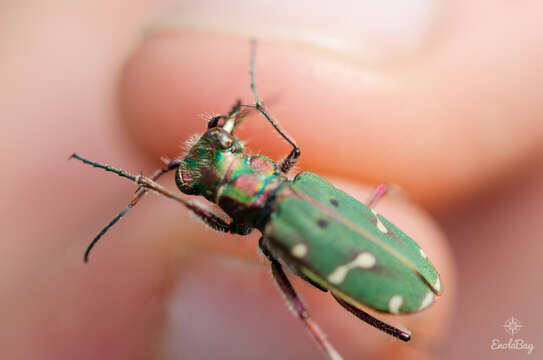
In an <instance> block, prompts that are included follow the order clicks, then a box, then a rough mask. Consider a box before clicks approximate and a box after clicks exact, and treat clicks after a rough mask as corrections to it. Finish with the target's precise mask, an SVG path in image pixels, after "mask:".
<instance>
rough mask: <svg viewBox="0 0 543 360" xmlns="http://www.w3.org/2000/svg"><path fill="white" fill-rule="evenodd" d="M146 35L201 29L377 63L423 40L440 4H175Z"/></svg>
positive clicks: (281, 0)
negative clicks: (294, 44) (280, 41)
mask: <svg viewBox="0 0 543 360" xmlns="http://www.w3.org/2000/svg"><path fill="white" fill-rule="evenodd" d="M177 2H178V5H177V7H176V9H175V11H174V12H173V13H171V12H170V13H169V14H168V15H166V16H164V17H162V18H160V19H159V21H158V22H157V23H155V24H154V26H152V27H151V28H150V29H149V30H150V31H151V32H152V33H154V32H160V31H161V30H171V29H176V28H179V29H182V28H192V29H202V30H212V31H222V32H231V33H237V34H243V35H247V36H255V37H258V38H275V39H283V40H288V41H298V42H303V43H309V44H313V45H315V46H319V47H323V48H327V49H330V50H332V51H335V52H343V53H347V54H350V55H356V56H363V57H365V58H368V59H382V58H386V57H389V56H393V55H397V54H405V53H409V52H411V51H414V50H416V49H417V48H418V47H420V46H421V44H423V43H424V41H425V40H426V39H427V35H428V33H429V29H430V28H431V27H432V26H433V24H434V20H435V19H436V18H437V14H438V11H439V6H440V3H441V2H439V1H433V0H382V1H349V0H338V1H334V2H314V1H308V0H303V1H295V2H292V1H288V0H275V1H273V2H272V1H264V0H260V1H258V0H257V1H255V0H243V1H238V2H235V3H234V4H233V3H231V2H225V1H222V0H203V1H195V0H192V1H179V0H178V1H177Z"/></svg>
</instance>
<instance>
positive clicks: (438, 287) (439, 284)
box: [434, 276, 441, 292]
mask: <svg viewBox="0 0 543 360" xmlns="http://www.w3.org/2000/svg"><path fill="white" fill-rule="evenodd" d="M434 289H436V291H437V292H440V291H441V281H440V280H439V276H438V277H437V279H436V282H435V284H434Z"/></svg>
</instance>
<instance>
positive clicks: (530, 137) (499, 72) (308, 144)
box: [0, 0, 543, 359]
mask: <svg viewBox="0 0 543 360" xmlns="http://www.w3.org/2000/svg"><path fill="white" fill-rule="evenodd" d="M3 6H5V7H7V9H6V10H9V11H2V12H0V24H2V25H1V26H2V28H3V31H1V32H0V34H1V35H0V36H1V37H2V41H0V44H1V45H0V48H1V49H2V54H3V56H2V57H1V58H0V70H1V71H2V77H1V78H2V79H3V81H2V83H1V84H0V99H2V100H0V101H2V104H3V106H2V107H0V108H1V109H2V115H3V116H2V119H4V121H3V122H2V125H1V126H2V128H1V130H2V131H1V132H0V134H1V135H0V136H2V141H1V143H2V145H3V151H2V152H1V154H0V156H1V157H2V163H3V168H4V169H5V175H4V176H3V184H4V186H3V189H4V192H5V194H4V196H3V200H2V207H1V209H2V219H3V227H2V228H3V233H2V241H1V242H0V244H1V245H0V246H1V248H0V254H1V255H0V256H1V257H2V261H1V262H0V286H1V289H2V294H3V295H2V296H1V297H0V304H1V305H2V309H3V310H4V311H3V313H2V324H3V326H1V327H0V349H2V350H1V353H2V355H3V356H2V358H9V359H12V358H13V359H15V358H24V359H30V358H40V359H73V358H78V359H97V358H103V359H124V358H126V359H150V358H157V357H159V356H163V357H164V358H167V359H176V358H216V357H217V356H218V355H217V354H221V355H222V356H223V358H233V359H234V358H235V359H241V358H247V359H252V358H256V357H259V358H263V359H268V358H269V359H272V358H277V357H281V358H317V356H319V349H318V347H317V346H316V345H315V344H314V343H313V342H312V340H311V338H310V336H309V335H308V334H307V333H306V332H305V331H304V329H303V327H302V326H301V325H300V324H299V321H298V320H297V319H295V318H294V317H293V316H292V315H291V314H290V313H289V312H288V311H287V310H286V307H285V305H284V301H283V299H282V298H281V295H280V294H279V292H278V290H277V289H276V288H275V286H274V285H273V282H272V280H271V276H270V274H269V268H268V265H267V263H266V262H265V261H264V260H263V259H262V258H261V257H259V256H257V255H256V243H257V240H258V237H257V236H256V235H255V236H251V237H249V238H241V237H234V236H229V235H221V234H216V233H213V232H210V231H208V230H206V229H205V228H204V226H203V225H202V224H200V223H199V222H197V221H195V220H194V219H191V218H190V217H189V216H188V214H187V211H186V210H184V209H183V208H181V207H180V206H179V205H178V204H175V203H174V202H172V201H169V200H167V199H162V198H158V197H157V196H149V195H147V196H146V197H145V199H142V201H141V202H140V203H139V204H138V206H137V207H136V208H135V209H134V210H132V211H131V212H130V213H129V214H128V215H127V216H126V217H125V218H124V219H123V220H122V221H121V222H120V223H119V224H118V225H117V226H116V227H115V228H114V229H113V230H112V231H111V232H110V233H109V234H108V235H106V237H104V239H103V240H102V242H101V243H99V244H98V245H97V247H96V249H95V250H94V253H92V255H91V258H90V262H89V264H88V265H83V264H82V254H83V251H84V249H85V247H86V245H87V244H88V242H89V241H90V240H91V239H92V237H93V236H94V235H95V234H96V233H97V232H98V231H99V230H100V228H101V227H102V226H104V225H105V224H106V223H107V222H108V221H109V220H110V219H111V218H112V217H113V216H114V215H115V214H116V213H117V212H118V211H120V210H121V209H122V207H123V206H125V205H126V203H127V202H128V201H129V200H130V199H131V196H132V195H133V193H132V192H133V190H134V186H132V185H129V184H127V183H126V182H123V181H121V179H119V178H118V177H116V176H113V175H110V174H105V173H103V172H100V171H99V170H96V169H92V168H90V167H85V166H83V165H81V164H79V163H77V162H75V161H70V162H67V161H65V159H66V158H67V157H68V156H69V155H70V154H71V153H73V152H74V151H77V152H78V153H80V154H81V155H84V156H87V157H89V158H91V159H93V160H97V161H105V162H108V163H111V164H112V165H118V166H120V167H122V168H124V169H126V170H128V171H131V172H134V173H138V172H139V171H140V170H141V169H143V170H144V171H145V173H146V174H152V172H153V171H154V170H155V169H156V168H158V167H160V166H161V163H160V161H158V159H159V158H160V156H170V157H173V156H175V155H176V154H178V153H179V151H180V149H179V145H180V144H182V143H183V141H184V140H186V139H187V138H188V137H189V136H190V135H192V134H193V133H201V132H203V131H204V130H205V122H204V121H203V120H202V119H200V118H199V117H198V114H201V113H215V112H216V113H221V112H222V113H224V112H226V111H228V109H229V108H230V106H231V105H232V103H233V101H234V100H235V99H236V98H237V97H241V98H242V99H243V100H244V101H246V102H248V101H251V95H250V90H249V83H248V74H247V72H248V59H249V57H248V54H249V52H248V50H249V41H248V38H249V37H250V36H251V35H253V33H251V31H250V30H249V29H247V28H245V29H241V31H240V32H238V35H228V34H227V33H225V32H222V31H215V32H213V31H205V29H202V28H200V29H199V30H196V29H192V30H180V29H177V30H175V31H168V32H155V33H153V35H151V36H149V37H147V39H146V41H145V42H143V43H140V42H141V34H142V30H143V29H144V28H145V27H146V26H147V25H148V24H150V23H152V21H153V19H155V18H156V16H157V15H160V14H163V13H165V12H168V10H169V9H170V4H166V2H165V1H162V2H161V1H153V2H151V1H140V2H136V3H134V2H128V1H126V2H125V1H116V2H114V3H113V4H112V3H111V2H106V1H98V2H96V1H94V2H90V1H89V2H86V1H79V2H75V3H73V4H70V5H62V6H61V4H48V5H43V3H42V2H37V1H29V2H25V5H24V6H23V5H22V4H19V3H17V4H12V5H3ZM502 6H503V7H496V6H492V5H491V4H490V2H488V1H483V0H481V1H477V2H475V3H474V4H473V5H472V6H470V7H469V8H468V7H466V6H465V5H462V4H460V3H459V2H456V1H444V2H443V4H442V8H441V10H440V11H441V13H440V14H441V16H440V17H439V18H438V19H437V20H436V23H435V25H434V27H433V28H432V29H431V34H430V37H429V39H428V40H427V41H425V42H424V43H422V44H420V45H418V46H417V47H416V48H414V49H411V50H409V52H408V53H407V55H406V54H405V53H404V54H402V55H401V56H399V55H397V56H396V55H394V54H393V55H391V56H389V57H388V58H387V59H386V60H383V61H381V60H379V61H375V60H373V61H369V60H368V59H365V58H363V56H361V55H360V54H359V53H345V52H341V51H337V49H330V48H322V47H319V46H317V45H315V44H312V43H311V42H309V43H304V44H303V46H301V45H300V42H299V41H294V40H292V39H289V38H288V37H287V38H285V37H282V38H281V39H279V38H278V37H276V36H275V35H273V34H272V35H266V34H265V33H263V34H262V35H261V36H259V38H260V39H261V41H260V47H259V53H258V59H257V69H256V77H257V86H258V88H259V93H260V96H261V97H262V98H263V100H264V101H265V102H266V104H267V106H268V108H269V110H270V111H271V113H272V114H273V115H274V116H275V117H276V118H277V119H278V120H279V121H280V122H281V124H282V125H283V127H284V128H285V129H286V130H287V131H288V132H289V134H291V135H292V136H294V137H295V139H296V140H297V142H298V144H299V145H300V147H301V150H302V156H301V158H300V163H299V167H300V169H305V170H312V171H315V172H319V173H321V174H323V175H324V176H326V177H327V178H329V179H331V180H332V181H334V182H335V183H336V184H338V186H340V187H341V188H342V189H344V190H346V191H347V192H349V193H350V194H352V195H353V196H356V197H357V198H359V199H361V200H366V199H368V198H369V197H370V194H371V191H372V187H373V186H374V185H368V184H377V183H379V182H382V181H387V182H389V183H395V184H399V185H400V186H401V188H402V189H403V190H404V192H405V193H406V194H408V196H409V198H407V197H405V196H402V195H397V194H396V195H395V194H393V193H392V194H389V195H387V196H386V197H385V198H384V199H383V200H381V201H380V202H379V203H378V204H377V205H376V209H377V211H379V212H380V213H382V214H384V215H386V216H387V217H388V218H390V219H391V220H392V221H394V222H395V223H397V224H398V226H399V227H400V228H402V229H404V230H405V231H406V232H407V233H408V234H410V235H412V237H413V238H415V239H417V241H418V242H419V243H420V244H421V246H422V247H423V248H424V250H425V252H426V253H427V254H428V256H429V257H430V258H431V259H432V261H433V262H434V264H435V265H436V268H437V269H438V270H439V271H440V274H441V275H442V282H443V285H444V288H445V291H444V294H443V296H442V297H440V298H439V299H438V301H437V303H436V304H435V305H434V306H433V307H432V308H430V309H428V310H427V311H424V312H422V313H420V314H417V315H414V316H407V317H406V316H401V317H391V316H387V317H382V318H383V319H384V320H386V321H390V322H391V323H393V324H394V325H401V326H404V327H406V328H408V329H410V330H411V331H412V332H413V342H412V343H411V344H409V346H406V344H403V343H400V342H398V341H390V340H389V338H388V337H386V336H384V335H382V334H380V333H378V332H377V331H376V330H374V329H371V328H369V327H368V326H367V325H365V324H363V323H361V322H360V321H359V320H357V319H356V318H354V317H353V316H352V315H351V314H349V313H348V312H347V311H345V310H344V309H342V308H341V307H340V306H339V305H338V304H337V303H336V302H335V301H334V300H333V299H332V298H331V297H330V296H329V295H324V294H322V293H321V292H320V291H318V290H316V289H313V288H311V287H310V286H308V285H306V284H305V283H304V282H303V281H301V280H300V279H297V278H295V277H292V276H291V280H292V281H293V285H294V286H295V287H296V288H297V289H298V290H299V292H300V293H301V295H302V297H303V299H304V300H305V302H306V304H307V306H308V309H309V311H310V313H311V315H312V318H313V319H314V320H315V321H317V322H318V323H319V325H320V327H321V328H322V329H323V330H324V331H325V332H327V333H328V335H329V338H330V340H331V341H332V342H333V343H334V345H335V347H336V348H337V349H338V350H339V351H340V352H341V353H342V354H343V355H344V356H345V358H347V359H349V358H359V357H360V356H361V354H363V355H364V356H367V358H372V357H375V358H394V359H408V358H414V359H421V358H422V359H424V358H431V356H435V354H436V353H439V354H440V355H441V356H440V358H445V359H457V358H470V357H473V356H475V354H478V355H479V356H481V355H482V356H483V357H486V356H491V355H492V356H498V358H499V356H503V358H504V359H505V358H508V357H507V356H508V355H510V354H509V353H505V352H504V353H494V352H491V350H490V349H489V344H490V340H491V339H492V338H495V337H500V336H502V334H503V335H504V337H505V333H504V332H503V328H501V325H502V324H503V323H504V322H505V320H506V319H507V318H508V317H510V316H511V315H514V316H515V317H517V318H519V319H520V321H521V322H522V324H523V326H524V327H523V329H522V331H521V335H522V337H523V338H524V339H525V340H526V341H530V340H531V342H536V338H535V334H536V330H537V329H538V326H539V328H540V324H541V322H542V321H543V314H542V311H541V310H540V304H539V301H538V299H541V296H542V295H543V289H542V288H541V286H540V285H539V284H540V283H541V282H540V280H539V278H538V277H539V273H540V270H541V266H540V262H539V254H541V253H542V251H543V242H541V239H540V237H539V233H540V231H539V230H538V229H539V226H540V214H541V212H542V211H543V205H542V204H543V198H542V195H541V194H543V189H542V187H543V185H542V184H543V174H542V173H541V171H539V170H538V169H539V168H540V166H539V165H538V164H540V160H541V156H542V145H541V144H542V143H543V125H542V122H541V118H542V115H543V114H542V113H543V108H542V107H541V105H540V104H541V101H540V97H539V94H541V93H542V90H543V89H541V87H542V86H543V85H542V84H543V81H542V80H543V79H540V77H541V76H542V74H543V71H541V70H542V69H541V68H540V67H541V64H543V44H542V43H541V42H540V41H539V37H538V34H537V31H536V30H535V29H537V26H536V25H537V24H538V21H539V14H540V13H541V10H543V9H541V8H540V7H541V5H540V4H538V3H536V2H533V3H526V4H521V5H520V4H513V3H511V4H506V5H502ZM505 7H506V8H505ZM37 14H39V16H38V15H37ZM270 16H271V15H270ZM257 35H259V34H257ZM368 76H369V77H368ZM368 79H377V80H378V81H368ZM117 105H120V106H117ZM121 113H122V115H124V116H121V115H120V114H121ZM271 134H272V129H271V127H270V126H269V125H268V124H266V123H265V122H264V120H262V119H259V118H257V117H250V118H249V119H247V120H246V121H245V122H244V124H243V126H242V129H240V131H239V132H238V133H237V135H239V137H240V138H242V139H244V140H250V141H249V142H248V144H247V147H248V148H249V149H251V150H252V151H254V152H261V153H264V154H266V155H269V156H271V157H273V158H275V159H279V158H280V157H281V156H282V155H284V154H285V153H286V152H287V151H288V150H289V148H288V146H287V145H286V144H285V143H284V142H283V141H282V140H281V139H279V137H277V136H275V135H271ZM163 183H164V184H168V185H173V180H171V181H167V180H166V181H164V182H163ZM414 204H418V205H414ZM423 208H425V209H427V210H426V211H425V210H422V209H423ZM453 250H454V251H453ZM453 254H454V257H453ZM455 264H456V266H455ZM455 269H457V270H456V271H455ZM457 285H458V286H457ZM496 299H498V300H499V301H496ZM453 336H454V340H452V337H453ZM536 347H537V343H536ZM536 351H537V350H536ZM225 354H226V355H225Z"/></svg>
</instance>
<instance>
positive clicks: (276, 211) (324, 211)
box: [71, 41, 442, 359]
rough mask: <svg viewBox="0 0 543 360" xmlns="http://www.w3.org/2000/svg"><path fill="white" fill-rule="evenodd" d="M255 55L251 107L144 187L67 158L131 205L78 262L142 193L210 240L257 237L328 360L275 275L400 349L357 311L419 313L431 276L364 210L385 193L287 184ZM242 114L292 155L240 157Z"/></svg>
mask: <svg viewBox="0 0 543 360" xmlns="http://www.w3.org/2000/svg"><path fill="white" fill-rule="evenodd" d="M255 54H256V42H255V41H253V42H252V49H251V61H250V71H249V74H250V86H251V89H252V92H253V95H254V98H255V103H254V104H251V105H244V104H242V103H241V101H239V100H238V101H237V102H236V104H235V105H234V106H233V108H232V109H231V111H230V112H229V113H227V114H226V115H218V116H214V117H211V118H210V119H209V121H208V124H207V130H206V131H205V133H204V134H203V135H201V136H200V137H198V138H197V139H196V140H194V141H193V142H192V143H191V144H190V146H189V150H188V152H187V153H186V154H185V155H184V156H182V157H179V158H178V159H175V160H171V161H169V163H168V164H167V166H166V167H165V168H163V169H161V170H159V171H157V172H156V173H155V174H154V175H153V176H152V177H145V176H143V175H133V174H130V173H128V172H126V171H124V170H120V169H117V168H113V167H111V166H109V165H104V164H101V163H97V162H94V161H90V160H87V159H85V158H83V157H81V156H79V155H77V154H75V153H74V154H73V155H72V156H71V158H75V159H78V160H80V161H82V162H84V163H86V164H89V165H92V166H95V167H98V168H102V169H104V170H106V171H110V172H113V173H115V174H117V175H120V176H122V177H124V178H127V179H129V180H132V181H133V182H135V183H137V184H138V190H137V192H136V195H135V197H134V199H133V200H132V201H131V202H130V203H129V204H128V206H126V207H125V208H124V209H123V210H122V211H121V212H120V213H119V214H118V215H117V216H116V217H115V218H114V219H113V220H112V221H111V222H110V223H109V224H108V225H107V226H106V227H105V228H104V229H103V230H102V231H100V233H99V234H98V235H97V236H96V237H95V238H94V239H93V241H92V242H91V243H90V245H89V246H88V248H87V250H86V251H85V255H84V261H85V262H87V260H88V256H89V253H90V251H91V249H92V248H93V247H94V245H95V244H96V243H97V241H98V240H99V239H100V238H101V237H102V236H103V235H104V234H105V233H106V232H107V230H108V229H109V228H110V227H111V226H113V225H114V224H115V223H116V222H117V221H118V220H119V219H121V218H122V217H123V216H124V215H125V214H126V212H127V211H128V210H130V209H131V208H132V207H134V206H135V205H136V203H137V202H138V201H139V200H140V199H141V198H142V196H143V195H144V194H145V193H146V192H147V191H149V190H151V191H155V192H157V193H159V194H162V195H164V196H166V197H168V198H170V199H172V200H175V201H177V202H179V203H181V204H182V205H184V206H185V207H187V208H188V209H189V210H190V211H192V212H193V213H194V214H195V215H196V216H198V217H199V218H200V219H202V220H203V221H204V222H205V223H206V224H207V225H208V226H210V227H211V228H212V229H214V230H217V231H221V232H229V233H232V234H240V235H247V234H249V233H250V232H251V231H252V230H253V229H256V230H258V231H260V233H261V234H262V236H261V238H260V240H259V247H260V249H261V251H262V253H263V254H264V255H265V256H266V258H267V259H268V260H269V261H270V264H271V270H272V275H273V278H274V280H275V281H276V283H277V285H278V287H279V289H280V291H281V292H282V293H283V294H284V295H285V298H286V299H287V302H288V303H289V305H290V307H291V309H292V310H293V311H294V313H295V315H296V316H297V317H298V318H300V319H301V320H302V321H303V323H304V324H305V326H306V327H307V329H308V330H309V331H310V333H311V334H312V335H313V337H314V338H315V339H316V340H317V342H318V344H319V345H320V346H321V348H322V349H323V350H324V351H325V353H326V354H327V355H328V357H329V358H330V359H341V356H340V355H339V353H338V352H337V351H336V350H335V349H334V348H333V346H332V345H331V343H330V342H329V341H328V340H327V339H326V337H325V336H324V334H323V332H322V331H321V330H320V328H319V327H318V326H317V325H316V324H315V323H314V322H313V321H312V319H311V318H310V317H309V315H308V312H307V309H306V307H305V305H304V304H303V302H302V301H301V300H300V298H299V296H298V294H297V293H296V291H295V289H294V287H293V286H292V284H291V282H290V280H289V279H288V277H287V275H286V273H285V271H284V269H283V266H284V265H286V266H287V267H288V268H289V269H290V270H291V272H292V273H294V274H295V275H298V276H300V277H301V278H302V279H304V280H305V281H307V282H309V283H310V284H311V285H313V286H315V287H317V288H318V289H320V290H322V291H324V292H328V291H329V292H330V293H331V295H332V296H333V297H334V298H335V300H336V301H337V302H338V303H339V304H340V305H341V306H343V307H344V308H345V309H347V310H348V311H350V312H351V313H352V314H354V315H355V316H357V317H358V318H360V319H361V320H363V321H365V322H367V323H368V324H370V325H372V326H374V327H376V328H377V329H379V330H381V331H384V332H385V333H387V334H390V335H392V336H394V337H396V338H399V339H401V340H403V341H409V340H410V338H411V333H410V332H409V331H407V330H402V329H399V328H396V327H393V326H391V325H389V324H387V323H385V322H382V321H380V320H378V319H377V318H375V317H373V316H371V315H370V314H368V313H367V312H365V311H363V310H362V309H361V305H365V306H368V307H370V308H372V309H374V310H377V311H378V312H382V313H391V314H409V313H413V312H417V311H420V310H423V309H425V308H427V307H428V306H430V305H431V304H432V303H433V302H434V299H435V295H440V294H441V293H442V286H441V281H440V277H439V274H438V273H437V271H436V269H435V268H434V266H433V265H432V263H431V262H430V260H429V259H428V257H427V256H426V254H425V253H424V251H423V250H422V248H421V247H420V246H419V245H418V244H417V243H416V242H415V241H414V240H412V239H411V238H410V237H409V236H407V235H406V234H405V233H404V232H402V231H401V230H400V229H398V228H397V227H396V226H395V225H394V224H392V223H391V222H390V221H389V220H387V219H386V218H385V217H383V216H382V215H380V214H378V213H377V212H376V211H375V210H374V209H373V205H374V204H375V203H376V202H377V201H378V200H379V199H380V198H381V197H382V196H383V195H384V194H385V193H386V189H387V188H386V185H379V186H378V187H377V188H376V189H375V191H374V194H373V195H372V197H371V198H370V200H369V201H368V202H366V204H363V203H361V202H360V201H358V200H356V199H355V198H353V197H351V196H350V195H348V194H346V193H345V192H343V191H341V190H339V189H337V188H336V187H334V186H333V185H332V184H331V183H329V182H328V181H327V180H325V179H324V178H322V177H321V176H319V175H317V174H314V173H311V172H301V173H299V174H297V175H296V176H295V177H294V178H293V179H290V178H289V177H288V175H287V174H288V172H289V170H291V169H292V167H293V166H294V165H295V164H296V161H297V160H298V158H299V157H300V153H301V152H300V149H299V147H298V146H297V145H296V142H295V141H294V139H293V138H291V137H290V136H288V135H287V134H286V132H285V131H284V130H283V129H282V128H281V126H280V125H279V123H278V122H277V121H276V120H275V119H274V118H272V117H271V115H270V114H269V112H268V111H267V109H266V108H265V106H264V104H263V102H262V101H261V100H260V99H259V96H258V93H257V91H256V87H255V80H254V64H255V56H256V55H255ZM249 110H256V111H257V112H258V113H260V114H261V115H262V116H263V118H264V119H266V120H267V121H268V122H269V123H270V124H271V125H272V126H273V128H274V129H275V131H277V133H278V134H279V135H281V137H283V138H284V139H285V140H286V141H287V142H288V143H289V144H290V145H291V146H292V150H291V151H290V153H289V154H288V156H286V157H285V158H284V159H282V160H281V161H279V162H275V161H273V160H272V159H270V158H268V157H266V156H264V155H248V154H246V153H245V152H244V146H243V143H242V142H241V141H240V140H239V139H237V138H236V137H235V136H234V135H233V132H234V129H235V128H236V126H237V125H238V124H239V123H240V121H241V119H242V118H243V117H244V116H245V115H246V114H247V111H249ZM170 171H175V182H176V185H177V187H178V188H179V190H180V191H181V192H182V193H184V194H187V195H194V196H203V197H204V198H205V199H206V200H208V201H209V202H211V203H213V204H216V205H217V206H219V207H220V208H222V209H223V210H224V212H226V214H228V216H229V217H230V218H231V221H230V222H227V221H226V220H224V219H223V218H222V217H221V216H220V215H218V214H216V213H215V212H214V211H213V210H210V208H208V207H207V206H204V205H203V204H201V203H199V202H197V201H194V200H186V199H184V198H181V197H179V196H178V195H177V194H175V193H173V192H171V191H170V190H168V189H167V188H165V187H163V186H162V185H160V184H158V183H157V182H156V180H158V179H159V178H160V177H161V176H162V175H164V174H166V173H169V172H170Z"/></svg>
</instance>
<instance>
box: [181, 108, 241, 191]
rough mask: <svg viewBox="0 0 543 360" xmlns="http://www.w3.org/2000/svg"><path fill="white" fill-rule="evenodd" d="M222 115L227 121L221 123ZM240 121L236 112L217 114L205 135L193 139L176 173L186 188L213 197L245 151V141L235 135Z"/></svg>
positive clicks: (183, 189)
mask: <svg viewBox="0 0 543 360" xmlns="http://www.w3.org/2000/svg"><path fill="white" fill-rule="evenodd" d="M221 118H225V121H224V123H223V125H219V121H220V120H221ZM237 121H238V119H237V117H234V116H228V117H223V116H220V117H219V116H216V117H214V118H212V119H211V120H210V121H209V124H208V130H207V131H206V132H205V133H204V134H203V135H202V136H200V137H194V138H193V139H192V140H189V144H188V146H187V147H189V150H188V152H187V154H186V155H185V157H184V159H183V162H182V163H181V166H180V167H179V169H178V171H177V174H176V176H175V181H176V183H177V187H178V188H179V189H180V190H181V191H182V192H184V193H185V194H191V195H203V196H205V197H206V198H207V199H208V200H211V201H213V198H214V196H215V191H216V189H217V186H218V185H219V183H220V181H221V180H222V178H223V177H224V175H225V174H226V171H227V170H228V167H229V165H230V164H231V162H232V161H233V160H234V159H235V158H237V157H239V156H240V155H241V154H242V153H243V143H242V142H241V141H240V140H238V139H237V138H236V137H234V136H233V135H232V131H233V130H234V127H235V125H236V123H237Z"/></svg>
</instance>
